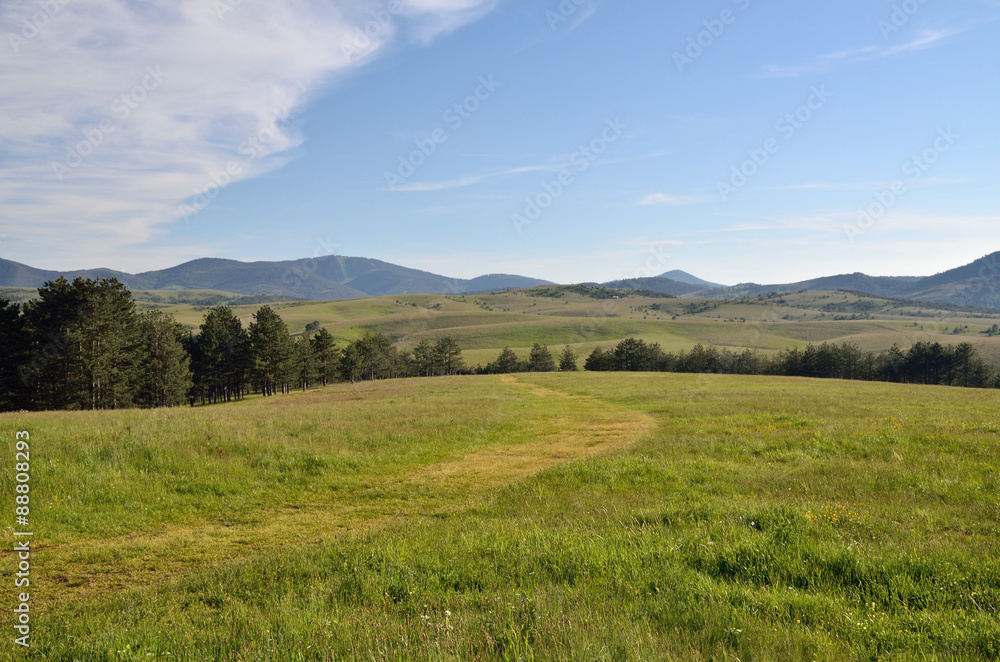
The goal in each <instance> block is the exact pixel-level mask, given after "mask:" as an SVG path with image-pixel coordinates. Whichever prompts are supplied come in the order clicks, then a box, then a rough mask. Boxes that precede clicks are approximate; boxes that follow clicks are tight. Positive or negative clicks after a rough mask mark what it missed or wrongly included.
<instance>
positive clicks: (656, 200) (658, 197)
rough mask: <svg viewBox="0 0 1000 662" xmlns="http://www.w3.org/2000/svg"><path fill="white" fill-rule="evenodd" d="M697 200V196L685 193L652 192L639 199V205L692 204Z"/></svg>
mask: <svg viewBox="0 0 1000 662" xmlns="http://www.w3.org/2000/svg"><path fill="white" fill-rule="evenodd" d="M696 202H698V198H693V197H691V196H687V195H665V194H663V193H654V194H653V195H647V196H646V197H645V198H643V199H642V200H640V201H639V204H640V205H644V206H646V205H671V206H675V205H693V204H695V203H696Z"/></svg>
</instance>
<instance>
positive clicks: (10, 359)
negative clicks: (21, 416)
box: [0, 297, 29, 411]
mask: <svg viewBox="0 0 1000 662" xmlns="http://www.w3.org/2000/svg"><path fill="white" fill-rule="evenodd" d="M28 350H29V346H28V333H27V331H26V329H25V319H24V317H23V316H22V315H21V307H20V306H19V305H18V304H16V303H13V302H11V301H8V300H6V299H4V298H3V297H0V411H11V410H15V409H20V408H21V407H22V406H23V405H24V403H25V398H26V395H27V387H26V385H25V383H24V380H22V379H21V372H20V371H21V368H23V366H24V364H25V363H26V362H27V360H28Z"/></svg>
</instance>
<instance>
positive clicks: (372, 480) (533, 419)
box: [0, 303, 1000, 662]
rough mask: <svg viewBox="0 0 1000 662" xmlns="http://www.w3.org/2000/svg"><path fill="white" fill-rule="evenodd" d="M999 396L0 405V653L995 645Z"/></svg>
mask: <svg viewBox="0 0 1000 662" xmlns="http://www.w3.org/2000/svg"><path fill="white" fill-rule="evenodd" d="M557 305H567V304H557ZM630 305H634V303H630ZM998 404H1000V393H996V392H994V391H977V390H970V389H951V388H945V387H927V386H906V385H895V384H878V383H859V382H840V381H833V380H807V379H791V378H777V377H772V378H760V377H735V376H716V375H673V374H638V373H636V374H608V373H600V374H590V373H579V374H568V373H561V374H532V375H516V376H477V377H442V378H430V379H420V380H393V381H387V382H376V383H363V384H358V385H354V386H352V385H349V384H338V385H333V386H329V387H326V388H323V389H317V390H314V391H310V392H307V393H294V394H290V395H287V396H280V397H274V398H267V399H264V398H249V399H247V400H246V401H243V402H238V403H232V404H227V405H218V406H210V407H199V408H194V409H189V408H184V409H168V410H149V411H138V410H133V411H118V412H106V411H105V412H53V413H12V414H4V415H2V416H0V434H2V435H4V438H5V439H7V440H8V444H7V453H6V455H5V457H4V465H5V466H7V465H8V461H9V462H13V440H14V434H15V432H16V431H18V430H29V431H30V432H31V439H32V458H31V459H32V493H31V494H32V511H31V517H32V525H33V527H34V530H35V531H36V538H35V541H34V542H35V548H34V549H35V550H36V551H35V552H34V554H36V555H37V556H33V560H34V563H33V566H32V573H33V574H32V577H33V585H32V587H33V591H34V592H33V595H32V609H33V612H32V613H33V620H32V624H33V629H32V646H31V648H30V649H29V650H28V651H15V650H13V646H12V645H10V642H9V639H8V641H7V643H5V644H4V645H3V646H2V647H0V651H2V653H0V655H3V656H9V657H6V658H0V659H37V660H80V661H81V662H89V661H91V660H192V661H196V660H197V661H201V660H246V661H250V660H456V661H457V660H463V661H464V660H510V661H515V660H719V661H720V662H721V661H723V660H740V661H741V662H747V661H749V660H831V661H832V660H837V661H843V660H986V659H997V658H998V657H1000V619H998V617H997V607H998V606H1000V561H998V558H1000V554H998V552H1000V549H998V547H1000V540H998V537H997V535H996V522H997V521H998V516H1000V512H998V505H1000V498H998V477H997V467H998V455H1000V444H998V439H1000V420H998V418H997V412H998V410H1000V408H998ZM8 469H9V467H8ZM14 484H15V483H14V479H13V475H12V472H11V471H9V470H4V471H3V472H2V474H0V494H2V495H3V497H2V498H3V503H4V507H5V509H6V512H9V513H12V512H13V494H14ZM12 519H13V518H12V517H11V525H10V526H8V527H6V532H7V536H6V537H7V538H8V540H10V539H11V537H10V533H11V531H12V526H13V522H12ZM13 565H14V559H13V555H12V554H9V553H8V554H6V555H4V558H3V568H2V570H3V573H4V575H5V576H8V577H9V576H10V574H11V573H12V572H13ZM36 582H37V583H36ZM13 592H14V591H13V588H9V589H8V590H7V591H5V592H4V595H6V596H7V597H6V601H7V602H8V603H9V604H11V608H12V606H13V604H12V603H13V600H14V597H13ZM3 613H4V616H3V623H4V625H3V627H4V629H5V631H6V632H8V635H9V633H10V632H11V629H10V625H9V624H10V622H11V620H10V619H11V611H10V609H8V608H7V607H4V609H3Z"/></svg>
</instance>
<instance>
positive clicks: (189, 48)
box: [0, 0, 495, 255]
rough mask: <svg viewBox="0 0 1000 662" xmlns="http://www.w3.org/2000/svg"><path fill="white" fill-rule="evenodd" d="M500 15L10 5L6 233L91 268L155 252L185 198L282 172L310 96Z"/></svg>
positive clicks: (368, 8)
mask: <svg viewBox="0 0 1000 662" xmlns="http://www.w3.org/2000/svg"><path fill="white" fill-rule="evenodd" d="M494 4H495V0H404V2H403V4H402V9H401V11H399V12H397V13H395V14H390V13H388V12H387V11H385V8H386V6H387V5H386V4H385V3H384V2H381V3H380V2H376V1H375V0H342V1H339V2H332V1H329V0H328V1H325V2H321V1H309V0H212V1H208V0H146V1H144V2H138V1H136V0H70V1H67V0H51V1H50V2H48V3H41V4H39V3H38V2H36V1H34V0H13V1H12V2H5V3H4V6H3V8H2V9H0V89H3V90H4V93H3V94H2V95H0V151H2V152H3V153H4V159H3V162H2V163H0V210H2V211H0V233H7V234H9V235H10V236H11V239H12V240H14V241H15V243H18V244H20V245H22V246H34V247H36V248H37V246H39V245H45V244H46V243H47V244H49V245H52V246H53V247H55V246H57V245H59V246H72V247H73V250H74V252H76V253H79V252H93V253H94V254H100V255H110V254H113V253H114V252H115V249H116V248H118V249H120V248H123V247H126V246H130V245H135V244H137V243H142V242H146V241H149V240H150V239H151V238H152V237H154V235H156V234H157V232H158V231H160V230H162V229H163V226H164V225H165V224H167V223H170V222H171V221H176V220H178V218H179V217H180V215H181V214H180V212H179V209H180V207H179V205H180V204H181V203H182V202H184V201H185V200H186V199H188V198H191V197H192V196H193V195H194V194H195V192H203V191H205V189H206V188H208V189H209V192H210V193H211V192H213V191H214V188H213V187H214V185H215V183H224V182H226V181H228V180H231V181H238V180H241V179H246V178H249V177H253V176H256V175H259V174H261V173H264V172H267V171H269V170H272V169H274V168H277V167H280V166H281V165H282V164H284V163H285V162H287V160H288V158H290V156H289V154H290V150H292V149H293V148H295V147H296V146H298V145H299V144H301V143H302V141H303V137H302V136H301V135H299V133H298V132H297V131H296V130H295V127H294V124H293V123H291V122H290V121H289V118H290V117H294V113H295V112H296V111H297V110H300V109H301V108H302V107H303V106H304V105H305V104H306V103H307V102H308V101H309V100H310V98H311V97H312V96H313V95H314V94H315V93H316V92H317V91H318V90H319V89H321V88H322V87H324V86H325V85H328V84H330V83H332V82H335V81H336V80H337V78H338V76H340V75H343V74H345V73H347V72H349V71H351V70H353V69H356V68H357V67H359V66H361V65H362V63H363V62H365V61H367V60H370V59H371V58H372V57H374V56H377V55H378V53H379V52H381V51H383V50H384V49H385V48H387V47H388V46H390V45H392V44H395V43H399V42H400V40H401V39H402V38H403V37H402V36H401V35H404V34H409V35H412V36H413V38H414V39H417V40H420V41H427V40H429V39H432V38H433V37H434V36H436V35H438V34H441V33H443V32H446V31H448V30H452V29H455V28H456V27H458V26H460V25H462V24H464V23H466V22H468V21H471V20H475V19H477V18H479V17H481V16H483V15H484V14H485V13H487V12H489V11H490V10H491V9H492V8H493V6H494ZM45 6H49V7H50V9H49V10H48V11H47V12H46V11H42V9H43V8H44V7H45ZM54 8H58V11H55V10H54ZM379 17H381V19H382V20H377V19H379ZM385 19H387V20H385ZM366 26H367V27H369V28H371V29H369V35H368V36H367V37H366V36H364V35H363V33H362V32H359V30H363V29H364V28H365V27H366ZM373 26H374V27H373ZM375 28H377V29H375ZM227 165H228V166H230V172H229V173H225V169H226V167H227ZM56 238H58V241H56Z"/></svg>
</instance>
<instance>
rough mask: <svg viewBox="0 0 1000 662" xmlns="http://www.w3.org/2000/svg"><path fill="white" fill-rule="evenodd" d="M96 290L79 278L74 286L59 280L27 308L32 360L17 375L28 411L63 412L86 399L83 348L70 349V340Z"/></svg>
mask: <svg viewBox="0 0 1000 662" xmlns="http://www.w3.org/2000/svg"><path fill="white" fill-rule="evenodd" d="M92 290H93V281H84V280H83V279H82V278H77V279H76V280H74V281H73V283H72V284H71V283H70V282H69V281H67V280H66V279H65V278H64V277H62V276H60V277H59V278H57V279H56V280H53V281H47V282H46V283H45V284H44V285H43V286H42V287H40V288H39V289H38V298H37V299H32V300H31V301H29V302H27V303H26V304H25V305H24V307H23V311H24V325H25V333H26V334H27V335H28V356H27V357H26V360H25V361H24V363H22V365H21V366H20V367H19V368H18V372H19V374H20V377H21V380H22V383H24V384H25V388H26V391H27V394H26V400H27V404H28V408H30V409H65V408H67V407H69V406H71V403H73V402H76V403H79V402H81V401H82V400H84V399H85V397H84V393H85V390H86V385H85V378H84V374H83V364H82V359H81V354H82V347H81V346H79V344H76V343H71V337H70V334H71V332H72V331H73V330H74V328H75V327H76V324H77V322H78V320H79V318H80V315H81V314H82V311H83V308H84V305H85V304H86V301H87V298H88V297H89V296H90V295H91V293H92ZM77 406H80V405H79V404H78V405H77Z"/></svg>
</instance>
